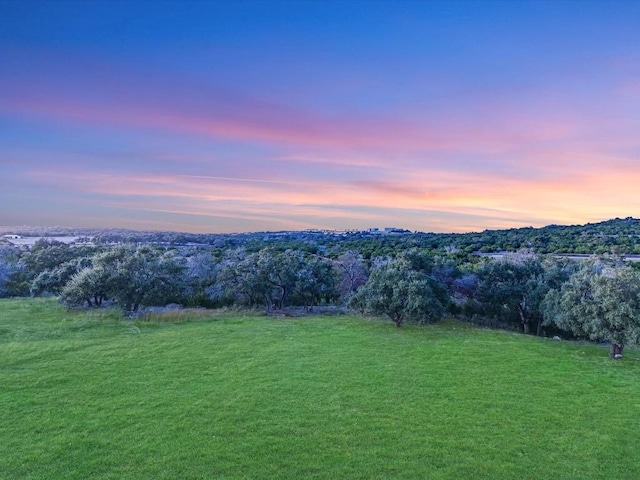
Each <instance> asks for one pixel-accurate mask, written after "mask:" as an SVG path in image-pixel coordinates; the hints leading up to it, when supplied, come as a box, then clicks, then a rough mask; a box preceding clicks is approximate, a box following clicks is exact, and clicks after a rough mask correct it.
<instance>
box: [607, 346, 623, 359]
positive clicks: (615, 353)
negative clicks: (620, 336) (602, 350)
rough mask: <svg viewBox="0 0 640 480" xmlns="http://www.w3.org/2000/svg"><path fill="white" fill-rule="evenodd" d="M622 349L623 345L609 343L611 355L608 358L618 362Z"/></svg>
mask: <svg viewBox="0 0 640 480" xmlns="http://www.w3.org/2000/svg"><path fill="white" fill-rule="evenodd" d="M623 349H624V345H622V344H619V343H614V342H611V353H610V357H611V359H612V360H620V359H621V358H622V350H623Z"/></svg>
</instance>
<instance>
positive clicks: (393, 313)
mask: <svg viewBox="0 0 640 480" xmlns="http://www.w3.org/2000/svg"><path fill="white" fill-rule="evenodd" d="M413 266H414V265H413V264H412V262H411V261H410V259H408V258H406V257H400V258H397V259H395V260H391V261H389V262H387V263H384V264H382V265H379V266H376V267H374V268H373V269H372V270H371V275H370V276H369V280H368V281H367V283H366V284H365V285H363V286H362V287H360V288H359V289H358V290H357V291H356V292H355V293H354V295H353V296H352V297H351V299H350V301H349V306H350V307H351V308H353V309H354V310H356V311H359V312H362V313H368V314H374V315H386V316H388V317H389V318H391V320H392V321H393V322H394V323H395V325H396V326H397V327H400V326H401V325H402V324H403V323H404V322H405V321H406V320H412V321H416V322H418V323H420V324H426V323H431V322H435V321H437V320H439V319H440V318H442V315H443V314H444V310H445V308H444V303H443V301H442V299H443V296H444V288H443V287H442V286H441V285H439V284H438V283H437V282H436V281H435V280H433V279H432V278H431V277H429V275H428V274H427V273H425V272H424V271H420V270H416V269H414V268H413Z"/></svg>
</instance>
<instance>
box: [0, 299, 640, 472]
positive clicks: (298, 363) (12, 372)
mask: <svg viewBox="0 0 640 480" xmlns="http://www.w3.org/2000/svg"><path fill="white" fill-rule="evenodd" d="M625 353H627V352H625ZM0 411H1V412H2V414H1V415H0V478H2V479H47V480H50V479H58V478H59V479H128V478H145V479H146V478H149V479H156V478H157V479H163V478H166V479H196V478H202V479H232V478H233V479H236V478H257V479H263V478H275V479H303V478H305V479H306V478H327V479H335V478H349V479H357V478H361V479H375V478H389V479H402V478H411V479H415V478H433V479H438V478H447V479H480V478H490V479H503V478H504V479H510V480H511V479H529V478H530V479H590V478H602V479H605V478H606V479H638V478H640V457H639V456H638V454H639V453H638V452H640V358H639V355H638V352H637V351H631V352H628V353H627V354H626V355H625V359H624V360H623V361H622V362H612V361H610V360H608V358H607V350H606V348H605V347H599V346H590V345H583V344H577V343H572V342H558V341H553V340H549V339H539V338H534V337H525V336H522V335H518V334H513V333H508V332H500V331H489V330H483V329H477V328H473V327H469V326H467V325H464V324H461V323H457V322H454V321H445V322H443V323H440V324H437V325H433V326H428V327H412V326H408V327H403V328H401V329H397V328H395V327H394V326H392V324H391V322H388V323H387V322H383V321H378V320H367V319H359V318H353V317H332V318H329V317H315V318H314V317H308V318H298V319H291V318H267V317H262V316H252V315H249V314H247V315H243V314H238V313H227V314H219V315H216V314H215V313H206V314H200V315H197V314H193V316H192V317H180V322H178V323H170V322H167V321H166V319H165V321H163V322H138V323H132V322H129V321H122V320H120V319H119V318H118V315H117V314H116V313H113V312H111V313H110V312H104V311H103V312H95V311H94V312H67V311H65V310H64V309H61V308H60V307H59V306H57V305H56V303H55V302H54V301H51V300H3V301H0Z"/></svg>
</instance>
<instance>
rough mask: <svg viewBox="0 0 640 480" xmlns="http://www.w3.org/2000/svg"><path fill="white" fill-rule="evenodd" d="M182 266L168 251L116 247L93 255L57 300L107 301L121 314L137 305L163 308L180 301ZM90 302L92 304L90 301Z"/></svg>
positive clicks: (172, 253) (72, 303)
mask: <svg viewBox="0 0 640 480" xmlns="http://www.w3.org/2000/svg"><path fill="white" fill-rule="evenodd" d="M183 273H184V264H183V263H182V262H181V261H180V260H179V259H178V258H177V257H176V256H175V254H174V252H172V251H163V250H161V249H156V248H152V247H150V246H144V245H143V246H139V247H134V246H118V247H115V248H113V249H111V250H108V251H106V252H103V253H101V254H98V255H96V256H95V257H94V258H93V260H92V266H91V267H87V268H85V269H82V270H80V271H79V272H78V273H76V274H75V275H73V277H72V278H71V280H70V281H69V282H68V283H67V285H65V287H64V289H63V291H62V294H61V299H62V301H63V302H64V303H66V304H68V305H79V304H81V303H83V302H85V301H86V302H87V303H88V305H90V306H92V305H94V306H95V305H96V303H97V304H98V305H99V304H101V299H102V298H104V297H108V298H110V299H112V300H113V301H114V302H115V303H116V304H117V305H119V306H120V307H121V308H122V309H123V310H124V311H125V312H128V313H131V312H137V311H138V309H139V307H140V306H141V305H166V304H167V303H171V302H174V301H177V300H179V299H180V298H182V297H183V292H184V289H185V281H184V277H183ZM92 298H93V299H94V302H92V301H91V299H92Z"/></svg>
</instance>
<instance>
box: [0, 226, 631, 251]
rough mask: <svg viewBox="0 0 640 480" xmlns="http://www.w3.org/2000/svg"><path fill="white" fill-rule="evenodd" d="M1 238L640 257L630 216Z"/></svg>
mask: <svg viewBox="0 0 640 480" xmlns="http://www.w3.org/2000/svg"><path fill="white" fill-rule="evenodd" d="M2 233H15V234H24V235H29V236H39V235H42V236H49V237H51V236H55V235H78V236H82V237H90V238H91V239H93V241H94V242H95V243H96V244H98V245H112V244H118V243H138V244H144V243H152V244H155V245H163V246H166V247H172V246H173V247H183V246H201V247H212V248H220V249H224V250H227V249H235V248H244V249H246V250H248V251H251V252H257V251H259V250H261V249H263V248H264V247H265V246H270V247H272V248H275V249H278V250H281V251H283V250H287V249H291V250H301V251H304V252H308V253H315V254H319V255H324V256H336V255H340V254H341V253H345V252H347V251H350V250H352V251H358V252H360V253H361V254H362V255H363V257H364V258H365V259H368V260H370V259H373V258H376V257H380V256H389V255H395V254H397V253H398V252H401V251H404V250H407V249H409V248H420V249H425V250H429V251H430V252H432V253H433V254H439V255H444V254H452V253H457V254H458V255H459V256H462V257H464V256H465V255H468V254H472V253H475V252H482V253H495V252H504V251H506V252H515V251H518V250H521V249H532V250H534V251H535V252H537V253H540V254H547V253H553V254H567V253H578V254H587V255H601V254H624V255H634V254H635V255H640V220H639V219H634V218H631V217H629V218H624V219H621V218H616V219H612V220H607V221H604V222H599V223H588V224H586V225H573V226H562V225H549V226H546V227H542V228H531V227H527V228H512V229H505V230H485V231H483V232H475V233H455V234H454V233H422V232H414V233H409V232H405V233H402V234H389V235H384V234H378V233H372V232H366V231H361V232H347V233H341V234H336V233H330V232H320V231H301V232H256V233H242V234H194V233H180V232H137V231H132V230H116V229H103V230H100V229H68V228H56V229H53V228H46V229H36V228H26V227H24V228H17V229H12V230H3V232H2Z"/></svg>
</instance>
